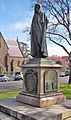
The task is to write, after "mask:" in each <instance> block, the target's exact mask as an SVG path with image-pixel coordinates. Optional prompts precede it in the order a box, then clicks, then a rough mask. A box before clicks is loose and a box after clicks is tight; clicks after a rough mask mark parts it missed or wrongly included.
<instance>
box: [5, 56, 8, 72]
mask: <svg viewBox="0 0 71 120" xmlns="http://www.w3.org/2000/svg"><path fill="white" fill-rule="evenodd" d="M7 62H8V54H6V55H5V58H4V64H5V67H6V71H8V63H7Z"/></svg>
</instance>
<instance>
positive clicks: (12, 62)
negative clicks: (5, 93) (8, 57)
mask: <svg viewBox="0 0 71 120" xmlns="http://www.w3.org/2000/svg"><path fill="white" fill-rule="evenodd" d="M13 64H14V60H13V59H12V61H11V71H13Z"/></svg>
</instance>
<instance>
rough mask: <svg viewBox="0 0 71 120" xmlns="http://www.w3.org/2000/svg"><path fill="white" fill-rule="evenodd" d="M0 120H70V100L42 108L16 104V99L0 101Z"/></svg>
mask: <svg viewBox="0 0 71 120" xmlns="http://www.w3.org/2000/svg"><path fill="white" fill-rule="evenodd" d="M0 120H71V99H68V100H67V101H66V102H64V103H61V104H57V105H52V106H50V107H44V108H37V107H34V106H30V105H27V104H24V103H20V102H17V101H16V98H7V99H0Z"/></svg>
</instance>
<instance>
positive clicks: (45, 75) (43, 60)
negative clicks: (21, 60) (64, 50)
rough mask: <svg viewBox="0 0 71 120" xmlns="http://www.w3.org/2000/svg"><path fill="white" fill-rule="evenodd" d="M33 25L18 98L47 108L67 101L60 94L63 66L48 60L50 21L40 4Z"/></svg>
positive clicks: (37, 6) (37, 5)
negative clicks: (28, 58)
mask: <svg viewBox="0 0 71 120" xmlns="http://www.w3.org/2000/svg"><path fill="white" fill-rule="evenodd" d="M34 11H35V12H34V16H33V19H32V24H31V55H32V57H33V58H32V59H30V60H29V61H28V62H27V63H26V64H25V65H22V69H23V76H24V79H23V88H22V91H21V93H19V95H18V96H17V97H16V100H17V101H19V102H23V103H27V104H30V105H34V106H37V107H46V106H50V105H54V104H58V103H61V102H63V101H64V100H65V97H64V96H63V95H62V93H60V92H59V83H58V82H59V70H60V69H61V65H57V64H55V62H54V61H51V60H48V52H47V44H46V37H45V36H46V29H47V24H48V19H47V16H46V15H45V13H43V12H42V7H41V5H40V4H36V5H35V10H34Z"/></svg>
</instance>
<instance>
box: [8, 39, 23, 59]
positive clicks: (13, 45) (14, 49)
mask: <svg viewBox="0 0 71 120" xmlns="http://www.w3.org/2000/svg"><path fill="white" fill-rule="evenodd" d="M6 43H7V46H8V48H9V50H8V53H9V55H10V56H11V57H23V56H22V53H21V51H20V49H19V46H18V43H17V41H16V40H6Z"/></svg>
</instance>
